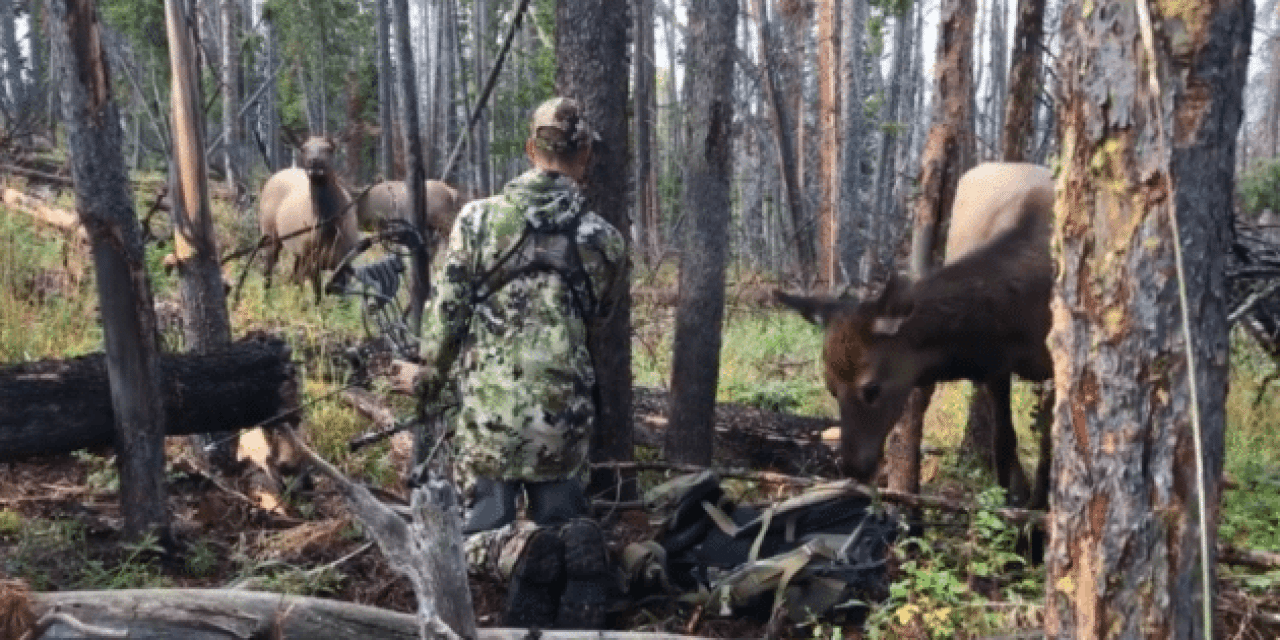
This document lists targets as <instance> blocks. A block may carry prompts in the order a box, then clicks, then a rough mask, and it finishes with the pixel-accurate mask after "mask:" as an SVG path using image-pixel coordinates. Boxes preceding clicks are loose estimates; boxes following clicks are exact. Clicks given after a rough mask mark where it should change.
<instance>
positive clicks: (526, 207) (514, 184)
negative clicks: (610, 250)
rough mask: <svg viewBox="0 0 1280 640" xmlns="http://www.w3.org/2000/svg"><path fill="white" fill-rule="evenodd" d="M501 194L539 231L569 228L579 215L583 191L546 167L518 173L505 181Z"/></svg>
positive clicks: (566, 177)
mask: <svg viewBox="0 0 1280 640" xmlns="http://www.w3.org/2000/svg"><path fill="white" fill-rule="evenodd" d="M502 195H503V197H504V198H506V200H507V202H509V203H511V206H512V207H513V208H515V209H517V210H518V211H521V212H522V213H523V215H524V218H525V220H527V221H529V224H530V225H531V226H532V227H533V228H534V229H535V230H538V231H557V230H562V229H567V228H569V227H570V226H572V225H573V222H574V220H576V219H578V218H579V217H581V215H582V210H583V206H584V204H583V198H582V193H581V192H580V191H579V190H578V186H577V185H576V184H575V183H574V182H573V180H571V179H569V177H568V176H565V175H562V174H559V173H550V172H547V171H530V172H528V173H525V174H523V175H521V176H520V177H518V178H516V179H515V180H512V181H511V182H509V183H507V186H506V188H504V189H503V190H502Z"/></svg>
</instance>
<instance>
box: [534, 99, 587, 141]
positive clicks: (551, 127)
mask: <svg viewBox="0 0 1280 640" xmlns="http://www.w3.org/2000/svg"><path fill="white" fill-rule="evenodd" d="M529 134H530V136H531V137H532V138H533V140H534V144H536V145H537V146H538V148H540V149H542V150H544V151H550V152H552V153H557V154H564V153H572V152H574V151H577V150H578V149H579V148H581V147H582V145H583V144H584V143H586V142H587V141H589V140H594V139H596V138H597V136H596V134H595V132H594V131H592V130H591V126H590V125H588V124H587V122H586V120H584V119H583V118H582V106H581V105H579V104H578V101H577V100H574V99H573V98H552V99H550V100H547V101H546V102H543V103H542V104H540V105H538V108H537V109H535V110H534V111H533V117H532V118H530V119H529Z"/></svg>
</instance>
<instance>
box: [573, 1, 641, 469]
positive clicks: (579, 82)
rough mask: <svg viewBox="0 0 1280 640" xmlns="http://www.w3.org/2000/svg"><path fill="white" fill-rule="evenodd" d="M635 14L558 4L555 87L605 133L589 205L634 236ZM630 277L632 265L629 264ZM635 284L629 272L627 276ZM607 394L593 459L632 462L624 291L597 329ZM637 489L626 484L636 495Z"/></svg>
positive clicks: (600, 375) (595, 353)
mask: <svg viewBox="0 0 1280 640" xmlns="http://www.w3.org/2000/svg"><path fill="white" fill-rule="evenodd" d="M630 23H631V18H630V16H629V15H628V12H626V11H620V10H618V8H617V7H615V6H612V5H610V4H609V3H600V2H588V1H586V0H560V2H559V3H558V5H557V8H556V63H557V69H556V89H557V93H559V94H560V95H562V96H567V97H570V98H574V99H576V100H578V102H579V103H581V104H582V107H583V110H584V111H585V112H586V119H587V122H590V123H591V126H592V127H593V128H594V129H595V130H596V132H597V133H598V134H599V136H600V139H599V140H598V141H597V142H596V143H595V144H594V145H593V146H592V152H591V166H590V167H588V168H587V180H586V182H587V185H586V188H585V189H584V191H583V195H584V196H585V197H586V200H587V205H588V207H589V208H590V210H591V211H595V212H596V213H597V214H599V215H600V216H602V217H603V218H604V219H605V220H608V221H609V222H610V223H612V224H613V226H615V227H617V228H618V230H619V231H621V232H622V235H623V237H625V238H630V237H631V216H630V206H629V204H630V201H631V193H630V190H629V184H628V183H629V162H630V161H629V158H630V153H629V151H630V150H629V149H628V145H627V132H628V129H627V79H628V78H629V77H630V74H629V73H628V70H627V27H628V25H629V24H630ZM625 269H626V271H627V273H628V274H629V272H630V269H631V265H630V262H628V264H627V265H626V267H625ZM622 277H623V278H624V281H629V280H627V278H629V276H622ZM591 353H592V357H593V358H594V360H595V366H596V380H597V384H599V385H600V396H601V397H602V398H607V399H608V401H607V402H603V403H600V406H598V407H597V408H596V411H597V415H596V428H595V432H594V433H593V434H592V435H591V459H592V460H593V461H597V462H598V461H603V460H630V459H631V456H632V446H631V402H632V390H631V294H630V292H629V291H625V290H624V293H623V294H622V295H621V297H620V299H619V300H618V302H617V305H616V306H615V310H614V313H613V315H612V316H611V317H610V318H608V319H607V321H606V322H605V323H604V324H603V325H601V326H600V327H598V328H597V330H595V331H592V336H591ZM615 482H616V481H615V479H614V476H613V474H611V473H608V472H597V473H593V479H592V484H593V485H595V486H596V487H601V488H603V487H608V486H612V485H613V484H615ZM632 489H633V487H628V488H627V489H625V490H626V491H627V492H630V491H631V490H632Z"/></svg>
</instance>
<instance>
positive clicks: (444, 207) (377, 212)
mask: <svg viewBox="0 0 1280 640" xmlns="http://www.w3.org/2000/svg"><path fill="white" fill-rule="evenodd" d="M466 202H467V201H466V198H464V197H463V196H462V195H461V194H459V193H458V190H457V189H454V188H453V187H451V186H449V185H447V184H445V183H443V182H440V181H439V180H427V221H426V224H421V223H418V224H415V225H414V228H416V229H419V230H424V229H425V230H426V232H427V233H426V235H428V236H431V237H434V239H435V240H436V241H437V242H438V241H439V240H440V239H444V238H448V237H449V231H450V230H451V229H452V228H453V221H454V219H455V218H457V217H458V211H460V210H461V209H462V205H464V204H466ZM408 218H409V190H408V189H407V188H405V184H404V182H403V181H401V180H387V181H384V182H379V183H378V184H375V185H373V186H372V187H369V189H368V191H366V192H365V193H364V194H363V195H362V196H361V197H360V201H359V202H358V203H357V204H356V219H357V220H358V221H359V222H360V227H361V228H363V229H374V228H377V226H378V225H379V224H380V223H382V222H384V221H387V220H408ZM434 254H435V252H434V251H433V252H432V255H434Z"/></svg>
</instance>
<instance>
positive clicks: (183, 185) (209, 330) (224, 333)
mask: <svg viewBox="0 0 1280 640" xmlns="http://www.w3.org/2000/svg"><path fill="white" fill-rule="evenodd" d="M189 24H190V23H189V22H188V21H187V11H186V6H185V0H166V2H165V28H166V30H167V31H168V35H169V66H170V69H171V73H172V78H173V81H172V110H173V118H172V122H173V124H172V127H173V162H172V165H171V166H172V176H171V182H172V187H171V191H170V193H171V194H172V197H171V198H170V201H171V202H172V203H173V204H172V206H171V207H170V212H171V214H172V217H173V248H174V253H173V255H174V257H175V258H177V263H178V273H179V275H180V276H181V289H182V314H183V318H182V320H183V322H182V329H183V334H184V336H183V337H184V338H186V343H187V345H188V347H189V348H190V349H191V351H192V352H194V353H207V352H209V351H211V350H213V349H217V348H221V347H225V346H226V345H228V344H230V342H231V319H230V317H229V316H228V314H227V302H226V293H225V291H224V290H223V286H222V271H221V269H220V268H219V266H218V249H217V246H216V245H215V243H214V239H213V216H212V214H211V212H210V210H209V183H208V176H207V170H208V167H207V166H206V164H205V154H204V114H203V113H202V111H201V101H200V80H199V79H200V75H199V73H198V72H197V70H196V66H195V52H194V47H193V46H192V42H191V31H190V29H189V27H188V25H189ZM230 163H231V160H230V159H228V164H230ZM228 435H229V434H215V435H213V436H203V435H202V436H196V437H195V438H194V440H195V442H196V444H197V446H203V447H204V448H212V449H213V450H212V451H208V452H207V455H208V457H209V459H210V462H213V463H214V464H216V465H217V466H218V467H220V468H223V469H229V468H230V467H231V466H232V465H233V464H234V463H235V450H234V438H229V437H227V436H228ZM215 442H216V443H222V444H218V445H214V444H213V443H215Z"/></svg>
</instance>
